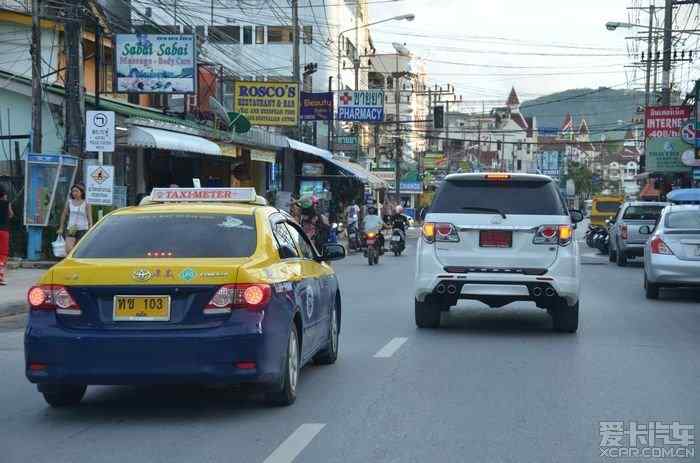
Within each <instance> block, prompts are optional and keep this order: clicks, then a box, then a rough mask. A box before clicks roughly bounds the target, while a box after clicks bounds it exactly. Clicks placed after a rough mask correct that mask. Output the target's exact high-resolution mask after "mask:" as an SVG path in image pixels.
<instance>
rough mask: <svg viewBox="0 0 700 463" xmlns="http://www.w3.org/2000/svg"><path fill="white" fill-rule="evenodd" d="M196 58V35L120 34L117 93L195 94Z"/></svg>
mask: <svg viewBox="0 0 700 463" xmlns="http://www.w3.org/2000/svg"><path fill="white" fill-rule="evenodd" d="M195 58H196V50H195V43H194V36H193V35H180V34H176V35H163V34H117V35H116V36H115V39H114V60H115V63H114V69H115V75H116V88H117V92H119V93H194V92H195V90H196V83H195V75H196V73H195V67H196V64H195Z"/></svg>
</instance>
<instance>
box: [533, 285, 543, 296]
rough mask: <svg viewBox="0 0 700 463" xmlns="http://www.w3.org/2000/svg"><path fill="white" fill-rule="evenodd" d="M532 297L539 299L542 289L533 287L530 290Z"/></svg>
mask: <svg viewBox="0 0 700 463" xmlns="http://www.w3.org/2000/svg"><path fill="white" fill-rule="evenodd" d="M532 295H533V296H535V297H541V296H542V288H540V287H539V286H535V287H534V288H532Z"/></svg>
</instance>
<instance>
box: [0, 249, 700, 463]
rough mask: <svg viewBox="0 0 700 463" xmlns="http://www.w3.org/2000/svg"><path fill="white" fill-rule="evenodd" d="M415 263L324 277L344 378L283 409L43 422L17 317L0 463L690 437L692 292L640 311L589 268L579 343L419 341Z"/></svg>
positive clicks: (5, 348) (498, 319) (367, 452)
mask: <svg viewBox="0 0 700 463" xmlns="http://www.w3.org/2000/svg"><path fill="white" fill-rule="evenodd" d="M410 254H411V255H410V256H403V257H399V258H396V257H393V256H386V257H385V258H384V259H383V260H382V261H381V263H380V265H379V266H377V267H369V266H368V265H367V263H366V261H365V260H363V259H362V258H361V256H352V257H349V258H348V259H346V260H345V261H343V262H340V263H338V264H337V265H336V268H337V272H338V274H339V277H340V281H341V285H342V291H343V299H344V301H343V302H344V307H343V330H342V333H341V353H340V358H339V361H338V363H336V364H335V365H333V366H309V367H306V368H305V369H304V370H303V371H302V377H301V380H300V385H299V398H298V400H297V402H296V404H295V405H293V406H292V407H288V408H269V407H267V406H265V405H263V404H262V403H260V401H257V400H255V399H254V398H252V399H251V398H249V397H246V396H243V395H241V394H240V393H237V392H234V391H229V390H222V389H208V388H192V387H173V388H161V387H151V388H128V387H94V388H90V389H89V390H88V394H87V396H86V398H85V400H84V402H83V404H81V405H80V406H79V407H77V408H74V409H69V410H55V409H51V408H49V407H48V406H47V405H45V403H44V401H43V399H42V398H41V396H40V395H39V394H38V393H37V392H36V391H35V389H34V387H33V386H31V385H30V384H29V383H28V382H27V381H26V379H25V378H24V375H23V364H22V359H23V352H22V332H21V325H22V323H23V317H14V318H5V319H2V320H0V371H2V376H1V377H2V381H0V461H2V462H7V463H14V462H25V461H31V462H36V463H39V462H51V463H56V462H71V463H77V462H94V461H100V462H115V463H122V462H125V461H128V462H134V463H135V462H167V463H172V462H226V463H230V462H246V463H249V462H250V463H254V462H265V463H282V462H290V461H297V462H324V463H331V462H466V461H474V462H517V463H522V462H539V463H542V462H550V461H551V462H562V461H566V462H595V461H612V460H609V459H607V460H606V459H603V458H601V456H600V448H599V446H600V443H601V435H600V433H599V423H600V422H601V421H618V420H621V421H625V422H628V421H637V422H641V423H647V422H648V421H653V420H657V421H658V420H660V421H663V422H666V423H671V422H673V421H679V422H681V423H685V424H694V425H695V426H696V427H700V394H699V393H698V388H699V385H700V349H699V347H700V304H698V302H700V292H692V291H673V292H666V293H665V294H663V296H662V300H660V301H654V302H650V301H647V300H646V299H645V298H644V295H643V292H642V287H641V282H642V279H641V278H642V274H641V271H642V270H641V268H640V266H638V265H633V266H631V267H627V268H618V267H615V266H613V265H612V264H607V263H606V261H605V260H604V259H601V258H597V259H592V258H587V259H586V262H587V265H585V266H584V281H583V286H584V290H583V295H582V298H581V316H582V318H581V325H580V330H579V332H578V334H576V335H567V334H555V333H552V331H551V330H550V325H551V322H550V319H549V317H548V316H547V315H546V313H544V312H542V311H540V310H538V309H536V308H535V307H534V306H530V305H529V304H525V303H521V304H514V305H511V306H508V307H505V308H502V309H495V310H494V309H488V308H486V307H485V306H481V305H480V304H478V303H465V304H464V305H463V306H460V308H458V309H453V311H452V312H450V313H449V314H447V315H446V316H445V317H444V318H443V324H444V328H441V329H439V330H420V331H419V330H417V329H416V328H415V325H414V321H413V302H412V294H411V288H412V277H413V268H414V258H413V256H412V254H413V252H412V251H410ZM295 457H296V459H295ZM696 458H700V453H699V454H698V457H696ZM617 461H622V460H617ZM624 461H639V460H624ZM647 461H649V460H648V459H647ZM676 461H680V460H676ZM683 461H693V459H685V460H683ZM696 461H697V460H696Z"/></svg>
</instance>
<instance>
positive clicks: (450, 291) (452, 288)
mask: <svg viewBox="0 0 700 463" xmlns="http://www.w3.org/2000/svg"><path fill="white" fill-rule="evenodd" d="M447 294H449V295H451V296H453V295H455V294H457V287H456V286H455V285H449V286H448V287H447Z"/></svg>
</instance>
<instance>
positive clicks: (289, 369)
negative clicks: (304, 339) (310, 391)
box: [265, 323, 301, 406]
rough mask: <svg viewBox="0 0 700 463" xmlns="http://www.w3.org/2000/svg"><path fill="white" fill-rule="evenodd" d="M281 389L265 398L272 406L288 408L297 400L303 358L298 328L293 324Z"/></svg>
mask: <svg viewBox="0 0 700 463" xmlns="http://www.w3.org/2000/svg"><path fill="white" fill-rule="evenodd" d="M284 365H285V367H284V369H283V371H284V372H283V373H282V385H281V388H280V389H279V390H277V391H274V392H268V393H267V395H266V396H265V399H266V401H267V402H268V403H269V404H270V405H276V406H287V405H292V404H293V403H294V401H295V400H297V383H298V381H299V370H301V358H300V355H299V335H298V333H297V327H296V325H295V324H293V323H292V329H291V330H290V333H289V342H288V343H287V355H286V356H285V358H284Z"/></svg>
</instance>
